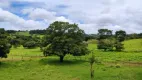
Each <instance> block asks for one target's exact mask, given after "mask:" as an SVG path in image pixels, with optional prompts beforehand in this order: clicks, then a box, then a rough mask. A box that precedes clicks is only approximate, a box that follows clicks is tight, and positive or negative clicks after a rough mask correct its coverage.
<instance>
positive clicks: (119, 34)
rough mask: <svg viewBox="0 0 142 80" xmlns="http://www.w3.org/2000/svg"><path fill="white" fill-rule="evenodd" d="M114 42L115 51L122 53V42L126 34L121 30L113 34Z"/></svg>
mask: <svg viewBox="0 0 142 80" xmlns="http://www.w3.org/2000/svg"><path fill="white" fill-rule="evenodd" d="M115 37H116V42H115V49H116V51H122V50H123V49H124V44H122V42H123V41H124V40H125V37H126V32H125V31H123V30H120V31H116V32H115Z"/></svg>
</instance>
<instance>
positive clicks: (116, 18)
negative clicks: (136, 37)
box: [0, 0, 142, 33]
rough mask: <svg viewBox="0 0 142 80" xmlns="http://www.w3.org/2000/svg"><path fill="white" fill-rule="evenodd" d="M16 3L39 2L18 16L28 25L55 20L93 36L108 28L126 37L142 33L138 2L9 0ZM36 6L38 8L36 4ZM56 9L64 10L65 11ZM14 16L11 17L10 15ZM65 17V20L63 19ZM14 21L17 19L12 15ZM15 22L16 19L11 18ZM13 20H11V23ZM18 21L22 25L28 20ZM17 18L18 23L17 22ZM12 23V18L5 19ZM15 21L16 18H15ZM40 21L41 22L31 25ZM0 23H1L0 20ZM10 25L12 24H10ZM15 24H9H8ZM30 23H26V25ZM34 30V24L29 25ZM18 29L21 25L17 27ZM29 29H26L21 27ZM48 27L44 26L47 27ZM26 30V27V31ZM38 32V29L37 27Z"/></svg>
mask: <svg viewBox="0 0 142 80" xmlns="http://www.w3.org/2000/svg"><path fill="white" fill-rule="evenodd" d="M13 1H20V2H25V1H27V2H39V3H40V4H41V3H42V4H44V6H41V7H40V8H39V7H38V8H35V6H34V7H31V8H28V9H27V8H26V9H23V11H22V13H23V14H27V15H28V18H29V19H30V20H32V21H33V22H32V23H34V22H35V23H36V24H40V25H41V24H42V25H43V24H49V23H51V22H53V21H55V20H60V21H69V22H76V23H78V24H79V26H80V28H82V29H84V30H85V31H86V33H97V29H100V28H108V29H112V30H113V31H116V30H120V29H123V30H126V31H127V33H133V32H138V33H140V32H142V27H141V26H142V20H141V19H142V7H141V5H142V1H141V0H68V1H67V0H56V1H53V0H13ZM37 5H38V4H37ZM58 5H65V6H67V7H66V8H65V9H60V8H57V6H58ZM13 15H14V14H13ZM64 15H66V16H64ZM15 16H17V17H18V15H15ZM15 18H16V17H15ZM15 18H14V19H15ZM19 18H20V19H22V20H19V21H20V22H19V23H21V22H24V23H26V21H28V20H24V19H23V18H21V17H19ZM19 18H18V19H19ZM8 19H10V20H13V17H10V16H9V18H8ZM16 19H17V18H16ZM38 19H43V21H35V20H38ZM0 21H1V19H0ZM13 21H14V20H13ZM9 22H11V23H12V24H15V23H14V22H12V21H9ZM28 22H30V21H28ZM31 25H32V26H35V25H34V24H31ZM21 26H22V25H21ZM23 26H25V27H27V28H28V27H29V26H27V25H23ZM47 26H48V25H47ZM29 28H30V27H29ZM37 28H39V27H37Z"/></svg>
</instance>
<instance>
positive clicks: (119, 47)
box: [114, 41, 124, 51]
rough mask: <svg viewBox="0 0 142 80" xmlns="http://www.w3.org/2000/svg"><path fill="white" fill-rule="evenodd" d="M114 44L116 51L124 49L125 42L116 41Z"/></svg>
mask: <svg viewBox="0 0 142 80" xmlns="http://www.w3.org/2000/svg"><path fill="white" fill-rule="evenodd" d="M114 46H115V49H116V51H122V50H123V49H124V44H122V43H121V42H118V41H117V42H116V43H115V45H114Z"/></svg>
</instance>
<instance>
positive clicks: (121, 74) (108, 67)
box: [0, 39, 142, 80]
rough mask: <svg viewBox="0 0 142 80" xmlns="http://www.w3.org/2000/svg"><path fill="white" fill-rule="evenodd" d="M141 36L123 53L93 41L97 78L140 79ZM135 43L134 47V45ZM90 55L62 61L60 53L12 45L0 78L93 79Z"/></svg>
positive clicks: (91, 45)
mask: <svg viewBox="0 0 142 80" xmlns="http://www.w3.org/2000/svg"><path fill="white" fill-rule="evenodd" d="M141 41H142V40H141V39H135V40H128V41H125V42H124V44H125V51H124V52H103V51H99V50H97V49H96V41H90V42H89V43H90V44H89V47H88V48H89V49H93V50H94V54H95V56H96V58H97V59H98V61H99V62H98V63H96V64H95V65H94V70H95V72H94V74H95V80H141V79H142V76H141V75H142V68H141V67H142V52H141V50H142V45H141ZM132 45H133V46H132ZM89 57H90V55H86V56H82V57H73V56H71V55H67V56H66V57H65V61H64V62H63V63H60V62H59V58H58V57H57V56H49V57H43V56H42V52H40V49H39V48H36V49H24V48H23V47H18V48H16V49H15V48H12V49H11V52H10V54H9V56H8V58H7V59H1V60H2V63H1V65H0V80H90V64H89V62H88V58H89Z"/></svg>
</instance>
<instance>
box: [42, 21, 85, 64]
mask: <svg viewBox="0 0 142 80" xmlns="http://www.w3.org/2000/svg"><path fill="white" fill-rule="evenodd" d="M84 39H85V33H84V31H83V30H81V29H79V27H78V25H77V24H69V23H68V22H58V21H56V22H54V23H52V24H50V26H49V27H48V28H47V33H46V35H45V37H44V38H43V41H42V42H43V46H44V47H46V48H45V50H44V52H43V53H44V54H47V55H58V56H60V61H61V62H62V61H63V58H64V56H65V55H66V54H72V55H74V56H81V55H85V54H87V53H88V49H87V45H85V44H84V43H83V41H84Z"/></svg>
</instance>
